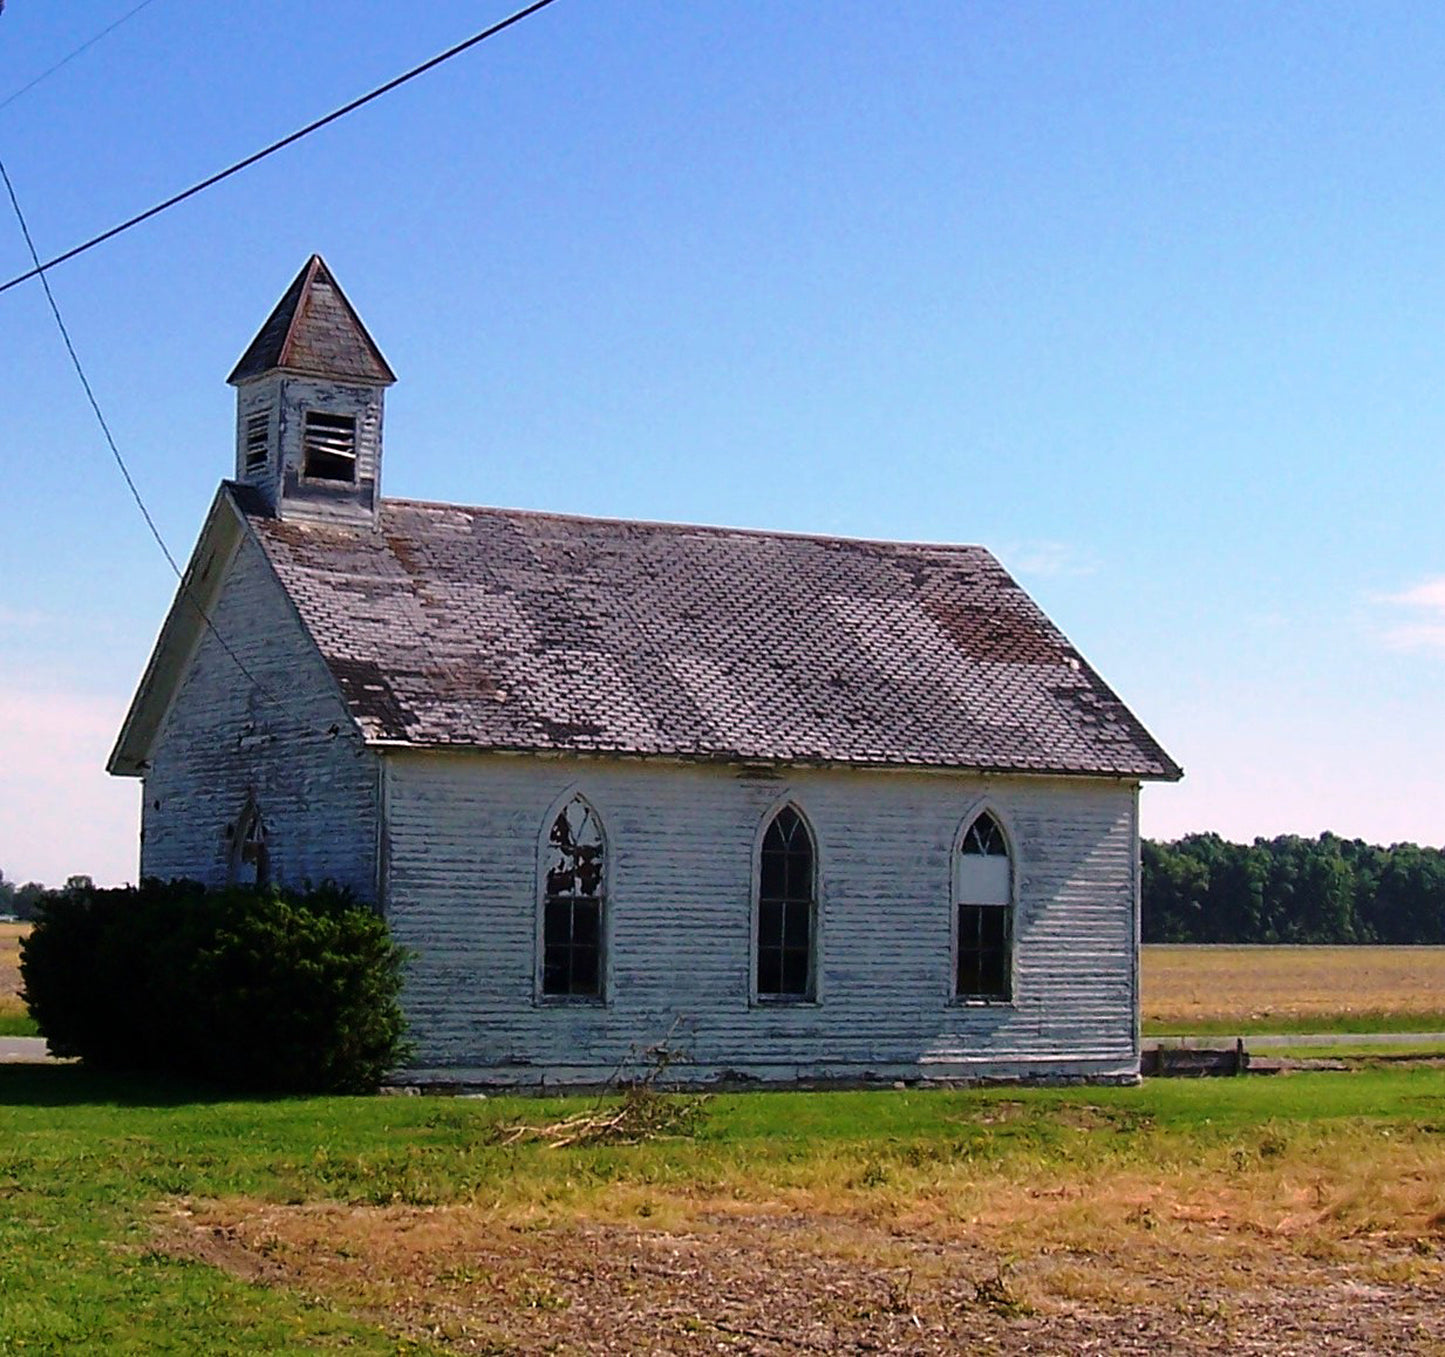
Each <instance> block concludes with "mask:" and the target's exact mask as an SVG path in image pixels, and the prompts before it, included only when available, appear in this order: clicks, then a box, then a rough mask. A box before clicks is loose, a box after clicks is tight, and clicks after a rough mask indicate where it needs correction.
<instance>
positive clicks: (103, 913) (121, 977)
mask: <svg viewBox="0 0 1445 1357" xmlns="http://www.w3.org/2000/svg"><path fill="white" fill-rule="evenodd" d="M403 960H404V954H403V953H402V951H401V949H400V948H398V947H397V946H396V945H395V943H393V942H392V940H391V937H390V935H389V933H388V931H387V927H386V924H385V922H384V921H383V920H382V919H380V918H379V917H378V916H377V915H376V913H375V912H374V911H373V910H371V909H368V908H367V907H366V906H364V905H362V904H360V903H358V902H357V901H356V900H355V899H354V898H353V897H352V896H351V895H350V894H348V893H347V892H345V891H341V890H338V889H335V888H332V887H322V888H320V889H317V890H312V891H307V892H305V893H294V892H293V893H288V892H283V891H280V890H275V889H264V890H249V889H240V888H234V889H229V890H220V891H208V890H206V889H204V888H203V887H201V886H199V885H197V884H196V883H194V882H190V881H173V882H169V883H163V882H159V881H147V882H144V883H142V885H141V886H140V887H139V888H130V887H127V888H125V889H121V890H98V889H95V888H80V889H75V890H70V891H66V892H64V893H63V894H61V895H59V896H56V897H55V898H53V899H51V900H49V901H47V903H46V904H45V906H44V908H43V909H42V911H41V913H40V917H39V918H38V919H37V921H36V923H35V927H34V930H33V932H32V933H31V934H30V936H29V937H28V938H27V939H26V940H25V942H24V943H23V944H22V950H21V960H20V972H21V976H22V979H23V981H24V985H25V993H24V998H25V1002H26V1004H27V1006H28V1007H29V1009H30V1013H31V1016H32V1017H33V1018H34V1019H35V1021H36V1024H37V1025H38V1026H39V1028H40V1032H41V1034H42V1035H43V1036H44V1037H45V1038H46V1039H47V1040H48V1041H49V1043H50V1049H51V1050H52V1051H53V1052H54V1053H55V1054H56V1055H61V1056H79V1057H80V1058H81V1059H82V1060H84V1061H85V1063H86V1064H87V1065H90V1066H92V1067H95V1068H97V1069H107V1070H129V1071H137V1072H144V1073H149V1074H162V1075H172V1076H179V1077H182V1078H187V1079H203V1080H206V1081H208V1082H211V1083H216V1084H220V1085H223V1086H226V1087H230V1088H237V1089H246V1090H255V1091H276V1092H295V1093H363V1092H370V1091H373V1090H374V1089H375V1088H376V1087H377V1085H378V1084H379V1083H380V1081H381V1079H382V1078H383V1076H384V1075H385V1074H386V1072H387V1071H388V1070H390V1069H393V1068H395V1066H396V1065H397V1064H398V1063H399V1062H400V1060H401V1059H402V1056H403V1043H402V1036H403V1032H404V1026H405V1024H404V1019H403V1017H402V1012H401V1006H400V1003H399V996H400V990H401V971H402V964H403Z"/></svg>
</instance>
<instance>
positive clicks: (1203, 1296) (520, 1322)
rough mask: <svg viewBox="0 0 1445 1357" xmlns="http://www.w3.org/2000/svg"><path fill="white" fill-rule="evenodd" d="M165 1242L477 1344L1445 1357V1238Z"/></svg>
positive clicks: (434, 1233)
mask: <svg viewBox="0 0 1445 1357" xmlns="http://www.w3.org/2000/svg"><path fill="white" fill-rule="evenodd" d="M1146 1214H1147V1213H1146ZM1185 1224H1186V1227H1187V1228H1190V1229H1192V1230H1194V1231H1196V1232H1198V1233H1200V1234H1201V1235H1204V1236H1208V1235H1215V1236H1217V1239H1216V1240H1215V1241H1210V1242H1211V1243H1216V1242H1218V1240H1219V1239H1224V1240H1228V1237H1229V1235H1230V1234H1231V1227H1230V1225H1229V1223H1228V1222H1221V1221H1219V1220H1217V1219H1216V1220H1199V1221H1195V1222H1187V1221H1186V1222H1185ZM1143 1228H1144V1229H1145V1230H1147V1228H1148V1227H1147V1226H1144V1227H1143ZM1139 1233H1140V1232H1139V1231H1138V1230H1136V1231H1134V1232H1133V1234H1134V1235H1135V1236H1136V1237H1137V1236H1139ZM162 1234H163V1237H164V1240H165V1243H164V1248H165V1249H166V1250H167V1251H168V1252H170V1253H172V1254H175V1255H177V1256H183V1257H187V1258H192V1259H195V1260H198V1261H205V1262H207V1263H210V1264H212V1265H215V1266H220V1267H223V1268H225V1269H227V1270H229V1271H230V1272H232V1273H233V1274H235V1275H238V1276H241V1277H243V1278H246V1279H248V1280H251V1281H254V1282H259V1283H262V1284H271V1285H284V1286H290V1287H297V1288H301V1289H303V1290H304V1291H305V1292H306V1293H307V1294H313V1295H316V1296H318V1297H322V1298H325V1299H326V1300H327V1301H329V1302H331V1303H334V1304H339V1305H341V1306H343V1307H344V1308H346V1309H348V1310H351V1311H353V1312H357V1313H360V1314H363V1315H365V1316H367V1317H369V1318H372V1319H374V1320H376V1321H379V1322H381V1323H382V1324H384V1325H386V1326H387V1327H388V1328H390V1329H392V1330H393V1331H394V1332H397V1333H398V1334H399V1335H404V1336H408V1337H412V1338H416V1339H425V1340H426V1341H428V1342H430V1343H433V1344H435V1345H437V1346H439V1347H442V1348H444V1349H447V1350H451V1351H456V1352H463V1353H490V1354H501V1353H515V1354H533V1353H576V1354H590V1353H705V1352H708V1353H710V1352H730V1353H748V1354H759V1355H763V1354H782V1353H799V1352H839V1353H864V1352H869V1353H920V1354H928V1353H959V1352H990V1353H1000V1354H1023V1353H1030V1354H1047V1353H1088V1352H1099V1353H1106V1352H1107V1353H1141V1354H1142V1353H1151V1354H1152V1353H1160V1352H1168V1353H1181V1354H1186V1357H1188V1355H1189V1354H1203V1353H1219V1352H1226V1351H1227V1352H1230V1353H1269V1354H1273V1355H1275V1357H1292V1355H1293V1354H1301V1355H1303V1354H1318V1353H1341V1354H1356V1353H1358V1354H1367V1353H1368V1354H1378V1353H1382V1352H1394V1353H1412V1354H1413V1353H1420V1354H1442V1353H1445V1249H1442V1246H1441V1243H1440V1242H1439V1241H1433V1242H1432V1241H1421V1240H1420V1239H1418V1238H1416V1239H1414V1240H1411V1241H1408V1242H1407V1241H1405V1240H1402V1239H1395V1240H1391V1239H1388V1238H1386V1237H1383V1236H1380V1237H1375V1238H1366V1239H1356V1240H1353V1241H1349V1242H1347V1243H1345V1244H1343V1245H1341V1246H1334V1247H1330V1248H1319V1249H1315V1250H1306V1251H1305V1252H1303V1253H1300V1252H1296V1251H1293V1250H1290V1249H1284V1250H1282V1251H1281V1250H1278V1249H1274V1250H1269V1249H1260V1248H1257V1247H1252V1246H1251V1244H1252V1241H1249V1240H1242V1241H1241V1240H1235V1241H1229V1242H1233V1243H1236V1244H1240V1245H1241V1246H1242V1247H1239V1248H1231V1249H1226V1250H1225V1252H1226V1254H1227V1255H1228V1256H1227V1259H1225V1260H1223V1261H1222V1265H1221V1266H1219V1267H1218V1268H1217V1269H1213V1268H1209V1267H1201V1266H1200V1261H1201V1260H1200V1259H1199V1258H1197V1257H1194V1256H1192V1254H1191V1252H1190V1251H1189V1250H1185V1251H1183V1253H1182V1254H1181V1252H1180V1251H1179V1250H1177V1249H1175V1248H1173V1247H1172V1246H1170V1245H1169V1244H1168V1243H1167V1242H1166V1241H1159V1242H1160V1243H1161V1244H1162V1245H1163V1247H1150V1246H1149V1244H1148V1242H1146V1244H1145V1246H1144V1247H1143V1249H1142V1251H1141V1248H1140V1246H1139V1242H1138V1239H1137V1238H1135V1239H1130V1238H1129V1237H1127V1235H1126V1236H1125V1237H1123V1238H1121V1240H1120V1242H1119V1247H1118V1249H1117V1250H1115V1249H1110V1248H1107V1247H1106V1248H1104V1249H1102V1250H1092V1249H1061V1250H1058V1251H1056V1252H1041V1253H1038V1254H1036V1255H1034V1256H1033V1257H1031V1258H1030V1259H1028V1260H1027V1261H1019V1262H1016V1263H1012V1264H1011V1263H1009V1262H1008V1261H1007V1260H1006V1258H1003V1257H1002V1256H1001V1255H1000V1254H999V1253H998V1252H997V1251H996V1249H994V1248H992V1247H990V1246H989V1245H988V1244H987V1243H984V1242H981V1241H980V1240H971V1239H969V1238H968V1237H967V1236H966V1235H963V1236H958V1237H953V1238H941V1237H937V1236H936V1235H934V1236H930V1235H928V1234H927V1233H924V1234H919V1233H913V1232H910V1231H909V1230H907V1229H906V1228H904V1227H903V1226H901V1225H900V1224H898V1223H894V1224H888V1223H884V1222H879V1221H866V1220H858V1219H855V1218H825V1217H816V1216H807V1215H801V1214H791V1213H790V1214H781V1213H777V1214H775V1213H772V1212H765V1213H754V1214H738V1213H734V1212H714V1213H711V1214H708V1213H702V1214H700V1215H698V1216H696V1217H694V1218H693V1219H692V1220H690V1221H689V1222H688V1223H687V1226H686V1227H685V1228H673V1229H652V1228H647V1227H645V1226H637V1225H623V1224H615V1223H612V1224H609V1223H575V1224H570V1225H566V1226H561V1227H558V1226H548V1227H543V1228H528V1227H526V1226H518V1225H513V1226H510V1227H509V1226H507V1225H505V1224H500V1223H499V1222H498V1221H497V1220H496V1219H495V1218H494V1217H493V1216H492V1215H491V1213H490V1212H488V1211H487V1210H485V1209H483V1208H479V1207H475V1206H469V1207H437V1208H415V1207H380V1208H378V1207H347V1206H339V1205H311V1206H299V1207H294V1206H292V1207H288V1206H276V1205H263V1204H259V1203H254V1202H229V1203H187V1204H184V1205H182V1206H181V1207H180V1208H178V1209H177V1210H176V1212H175V1214H174V1215H173V1216H172V1217H171V1218H170V1219H169V1220H168V1221H167V1222H166V1223H165V1225H164V1226H163V1227H162ZM1146 1239H1147V1236H1146ZM1311 1252H1317V1253H1318V1254H1319V1255H1320V1256H1310V1254H1311Z"/></svg>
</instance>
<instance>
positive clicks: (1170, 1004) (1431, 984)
mask: <svg viewBox="0 0 1445 1357" xmlns="http://www.w3.org/2000/svg"><path fill="white" fill-rule="evenodd" d="M1140 966H1141V971H1142V975H1141V980H1142V996H1141V1004H1140V1007H1141V1009H1142V1016H1143V1019H1144V1021H1145V1022H1146V1023H1168V1024H1179V1025H1181V1026H1182V1027H1183V1028H1186V1029H1187V1028H1188V1027H1190V1026H1191V1025H1194V1024H1199V1023H1204V1024H1208V1023H1211V1022H1213V1023H1226V1024H1227V1023H1238V1024H1239V1025H1240V1026H1241V1027H1248V1026H1249V1025H1251V1024H1257V1023H1261V1022H1268V1021H1269V1020H1271V1019H1275V1020H1278V1019H1307V1018H1320V1019H1329V1018H1341V1019H1348V1018H1350V1017H1352V1016H1353V1017H1356V1018H1358V1017H1360V1016H1361V1015H1382V1014H1419V1015H1421V1016H1429V1015H1434V1016H1437V1017H1438V1016H1439V1015H1440V1014H1441V1013H1442V1012H1445V947H1145V948H1144V949H1143V952H1142V956H1141V961H1140ZM1347 1026H1348V1024H1347V1023H1346V1024H1344V1026H1341V1025H1340V1024H1338V1023H1331V1024H1329V1025H1325V1026H1322V1027H1321V1030H1322V1031H1333V1030H1345V1027H1347Z"/></svg>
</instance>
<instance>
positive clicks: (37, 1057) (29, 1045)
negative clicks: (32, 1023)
mask: <svg viewBox="0 0 1445 1357" xmlns="http://www.w3.org/2000/svg"><path fill="white" fill-rule="evenodd" d="M53 1059H54V1057H53V1056H52V1055H51V1054H50V1052H49V1051H47V1050H46V1049H45V1038H44V1037H0V1065H5V1064H9V1065H41V1064H45V1065H48V1064H50V1063H51V1061H52V1060H53Z"/></svg>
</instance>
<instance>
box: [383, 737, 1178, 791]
mask: <svg viewBox="0 0 1445 1357" xmlns="http://www.w3.org/2000/svg"><path fill="white" fill-rule="evenodd" d="M363 738H364V742H365V744H366V746H367V748H368V749H374V750H376V751H377V752H378V753H381V754H386V753H413V754H462V755H467V754H494V755H498V756H501V757H506V758H548V759H564V758H572V759H625V760H628V761H636V762H656V763H681V764H729V765H733V766H736V767H744V768H826V769H868V770H872V771H878V772H890V771H891V772H900V773H907V772H915V773H966V774H969V775H971V776H974V777H1048V778H1079V779H1093V780H1098V781H1107V782H1178V781H1179V779H1180V778H1182V777H1183V776H1184V770H1183V769H1182V768H1180V767H1178V766H1177V765H1175V764H1172V763H1171V764H1170V765H1169V767H1168V769H1167V770H1161V771H1157V772H1155V771H1149V772H1141V771H1139V770H1136V769H1123V768H1114V769H1110V768H1060V767H1056V768H1035V767H1022V766H1016V765H1005V764H965V763H945V762H942V761H934V760H926V759H826V758H814V759H809V758H787V759H785V758H768V757H764V756H760V755H756V754H738V753H716V754H708V753H704V754H694V753H687V752H685V751H671V752H656V751H651V750H647V751H644V750H629V749H546V748H539V747H537V746H535V745H500V744H469V743H465V742H463V741H459V740H446V741H440V740H438V741H420V740H406V739H397V738H394V737H384V736H375V735H367V736H364V737H363Z"/></svg>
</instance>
